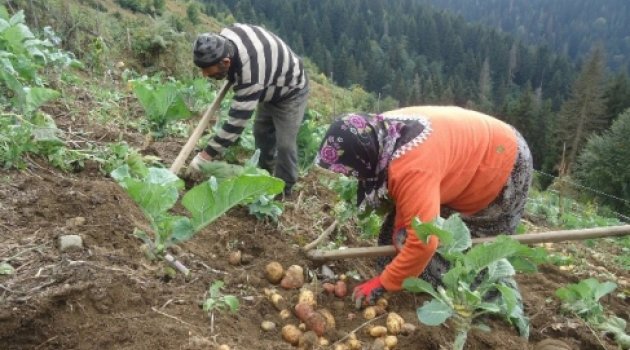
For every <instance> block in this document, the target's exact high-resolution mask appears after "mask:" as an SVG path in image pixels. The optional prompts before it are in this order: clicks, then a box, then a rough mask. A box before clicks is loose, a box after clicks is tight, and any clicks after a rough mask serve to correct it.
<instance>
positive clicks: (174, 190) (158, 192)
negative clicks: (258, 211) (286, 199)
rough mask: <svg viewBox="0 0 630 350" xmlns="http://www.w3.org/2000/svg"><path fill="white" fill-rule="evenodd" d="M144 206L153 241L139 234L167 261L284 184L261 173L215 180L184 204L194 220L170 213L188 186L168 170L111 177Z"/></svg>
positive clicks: (185, 197)
mask: <svg viewBox="0 0 630 350" xmlns="http://www.w3.org/2000/svg"><path fill="white" fill-rule="evenodd" d="M111 176H112V178H114V179H115V180H116V181H118V183H119V184H120V185H121V186H122V187H123V188H124V189H125V190H126V191H127V193H128V194H129V195H130V196H131V198H132V199H133V200H134V201H135V202H136V203H137V204H138V205H139V206H140V208H141V209H142V210H143V212H144V214H145V215H146V217H147V218H148V219H149V222H150V224H151V229H152V231H153V234H154V236H153V240H152V239H151V238H150V237H149V235H148V234H147V233H146V232H144V231H141V230H136V231H135V234H136V236H137V237H139V238H140V239H142V240H143V241H144V242H145V244H146V246H147V247H149V248H150V249H149V252H150V253H151V254H153V255H155V256H158V257H161V258H163V257H164V256H165V250H166V249H167V248H168V247H170V246H172V245H175V244H178V243H181V242H184V241H186V240H188V239H190V238H192V237H193V236H194V235H195V234H196V233H197V232H199V231H200V230H201V229H203V228H204V227H206V226H207V225H208V224H210V223H211V222H213V221H214V220H216V219H217V218H219V217H220V216H221V215H223V214H224V213H225V212H227V211H228V210H229V209H230V208H232V207H234V206H235V205H237V204H241V203H249V202H251V201H252V200H254V199H256V198H258V196H260V195H264V194H267V195H274V194H278V193H280V192H281V191H282V188H283V187H284V184H283V182H282V180H280V179H277V178H274V177H272V176H269V175H265V174H260V173H251V172H243V173H241V174H239V175H238V176H234V177H231V178H228V179H225V180H223V181H221V182H220V183H219V182H217V180H216V178H214V177H212V178H210V180H208V181H204V182H203V183H201V184H199V185H197V186H195V187H193V188H192V189H190V190H189V191H188V192H186V193H185V194H184V195H183V197H182V200H181V203H182V205H183V206H184V208H185V209H186V210H187V211H188V213H189V214H190V216H189V217H188V216H181V215H174V214H171V213H170V212H169V210H171V209H172V208H173V206H174V205H175V204H176V202H177V201H178V198H179V191H180V190H181V189H183V187H184V183H183V181H182V180H181V179H179V178H178V177H177V176H176V175H174V174H173V173H171V172H170V171H169V170H167V169H163V168H154V167H150V168H148V169H147V171H146V173H144V174H142V173H141V174H134V173H132V172H131V171H130V167H129V166H128V165H127V164H125V165H123V166H122V167H120V168H118V169H116V170H114V171H113V172H112V174H111Z"/></svg>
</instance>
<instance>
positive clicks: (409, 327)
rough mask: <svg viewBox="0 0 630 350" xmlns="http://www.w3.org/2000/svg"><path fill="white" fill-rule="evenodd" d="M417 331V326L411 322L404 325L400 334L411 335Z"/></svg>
mask: <svg viewBox="0 0 630 350" xmlns="http://www.w3.org/2000/svg"><path fill="white" fill-rule="evenodd" d="M415 331H416V326H415V325H414V324H411V323H405V324H403V325H402V329H401V330H400V334H402V335H411V334H413V333H414V332H415Z"/></svg>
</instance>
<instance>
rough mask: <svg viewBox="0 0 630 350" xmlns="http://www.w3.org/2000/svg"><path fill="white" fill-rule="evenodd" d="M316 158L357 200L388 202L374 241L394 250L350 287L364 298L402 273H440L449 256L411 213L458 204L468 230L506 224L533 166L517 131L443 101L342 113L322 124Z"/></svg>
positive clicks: (431, 278)
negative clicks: (419, 230) (353, 185)
mask: <svg viewBox="0 0 630 350" xmlns="http://www.w3.org/2000/svg"><path fill="white" fill-rule="evenodd" d="M316 162H317V164H318V165H319V166H321V167H323V168H326V169H329V170H331V171H333V172H337V173H341V174H345V175H348V176H354V177H356V178H357V179H358V181H359V186H358V191H357V202H358V203H357V204H358V206H359V208H360V209H361V210H365V209H367V208H378V207H379V206H380V205H381V204H382V203H383V202H384V201H385V200H391V201H392V202H393V203H394V210H393V211H392V212H390V214H389V215H388V217H387V218H386V219H385V223H384V224H383V229H382V230H381V235H380V237H379V244H392V243H393V244H394V246H395V247H396V249H397V250H398V254H397V255H396V256H395V257H394V258H393V260H392V261H391V262H390V263H388V264H387V265H386V266H384V270H383V272H382V273H381V274H380V276H377V277H374V278H372V279H370V280H368V281H366V282H364V283H362V284H360V285H359V286H357V287H356V288H355V289H354V293H353V298H354V299H355V301H357V302H360V303H363V304H368V303H373V302H374V301H375V300H376V298H377V297H378V296H379V295H380V294H382V293H383V292H384V291H385V290H387V291H398V290H400V289H401V285H402V283H403V280H404V279H405V278H407V277H412V276H421V277H422V278H423V279H425V280H427V281H428V282H431V283H432V284H434V285H436V284H439V283H440V280H441V275H442V274H443V273H444V272H446V270H447V269H448V263H447V262H446V260H444V259H440V257H439V255H437V254H435V252H436V249H437V246H438V243H439V242H438V239H437V238H436V237H435V236H431V239H430V240H429V242H428V243H427V244H425V243H423V242H421V241H420V240H419V239H418V238H417V236H416V234H415V232H414V230H413V228H412V227H411V221H412V219H413V218H414V217H418V218H419V219H420V220H421V221H422V222H430V221H432V220H434V219H436V218H437V217H438V216H440V215H442V216H448V215H449V214H451V213H453V212H458V213H460V214H461V217H462V219H463V221H464V222H465V223H466V224H467V226H468V228H469V229H470V231H471V235H472V236H473V237H482V236H493V235H498V234H513V233H514V232H515V230H516V227H517V225H518V223H519V221H520V218H521V215H522V213H523V210H524V207H525V202H526V200H527V192H528V190H529V186H530V184H531V176H532V158H531V153H530V151H529V148H528V147H527V143H526V142H525V140H524V139H523V137H522V136H521V135H520V134H519V133H518V131H516V130H515V129H514V128H513V127H511V126H510V125H508V124H506V123H504V122H502V121H500V120H498V119H495V118H493V117H490V116H488V115H485V114H482V113H479V112H475V111H471V110H467V109H463V108H459V107H450V106H443V107H442V106H422V107H409V108H402V109H398V110H394V111H389V112H385V113H383V114H382V115H377V116H374V117H369V116H364V115H359V114H349V115H346V116H344V117H343V118H341V119H339V120H337V121H335V122H334V123H332V125H331V126H330V128H329V129H328V131H327V133H326V136H325V137H324V140H323V141H322V145H321V148H320V151H319V154H318V156H317V159H316ZM434 255H435V256H434Z"/></svg>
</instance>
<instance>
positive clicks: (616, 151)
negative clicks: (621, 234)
mask: <svg viewBox="0 0 630 350" xmlns="http://www.w3.org/2000/svg"><path fill="white" fill-rule="evenodd" d="M629 134H630V109H628V110H626V111H625V112H624V113H622V114H621V115H620V116H619V118H617V120H615V122H614V123H613V125H612V126H611V128H610V130H609V131H607V132H605V133H604V134H602V135H601V136H599V135H598V136H594V137H592V138H591V139H590V140H589V141H588V143H587V145H586V146H585V147H584V152H582V153H581V154H580V157H579V159H578V166H577V169H576V171H575V177H576V179H578V180H579V181H580V182H581V183H582V184H584V185H585V186H588V187H592V188H596V189H598V190H600V191H602V192H604V193H608V194H610V195H614V196H615V197H612V196H605V197H598V199H600V200H601V201H602V202H604V203H605V204H608V205H610V206H611V207H613V208H615V209H616V210H619V211H623V212H625V213H628V212H630V186H628V184H630V167H628V163H629V162H630V138H628V135H629Z"/></svg>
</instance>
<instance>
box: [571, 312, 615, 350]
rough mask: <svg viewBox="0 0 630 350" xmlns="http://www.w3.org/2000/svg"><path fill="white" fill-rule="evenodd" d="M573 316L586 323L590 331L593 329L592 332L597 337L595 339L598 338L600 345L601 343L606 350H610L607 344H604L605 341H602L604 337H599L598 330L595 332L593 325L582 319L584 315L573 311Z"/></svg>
mask: <svg viewBox="0 0 630 350" xmlns="http://www.w3.org/2000/svg"><path fill="white" fill-rule="evenodd" d="M573 316H574V317H575V318H576V319H578V320H580V321H581V322H582V323H584V325H585V326H586V328H588V330H589V331H591V333H593V336H594V337H595V339H597V342H598V343H599V345H601V347H602V349H604V350H608V348H607V347H606V345H604V342H602V339H601V338H600V337H599V335H597V332H595V330H594V329H593V328H592V327H591V325H590V324H588V322H586V321H585V320H584V319H582V317H580V316H579V315H578V314H576V313H575V312H573Z"/></svg>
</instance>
